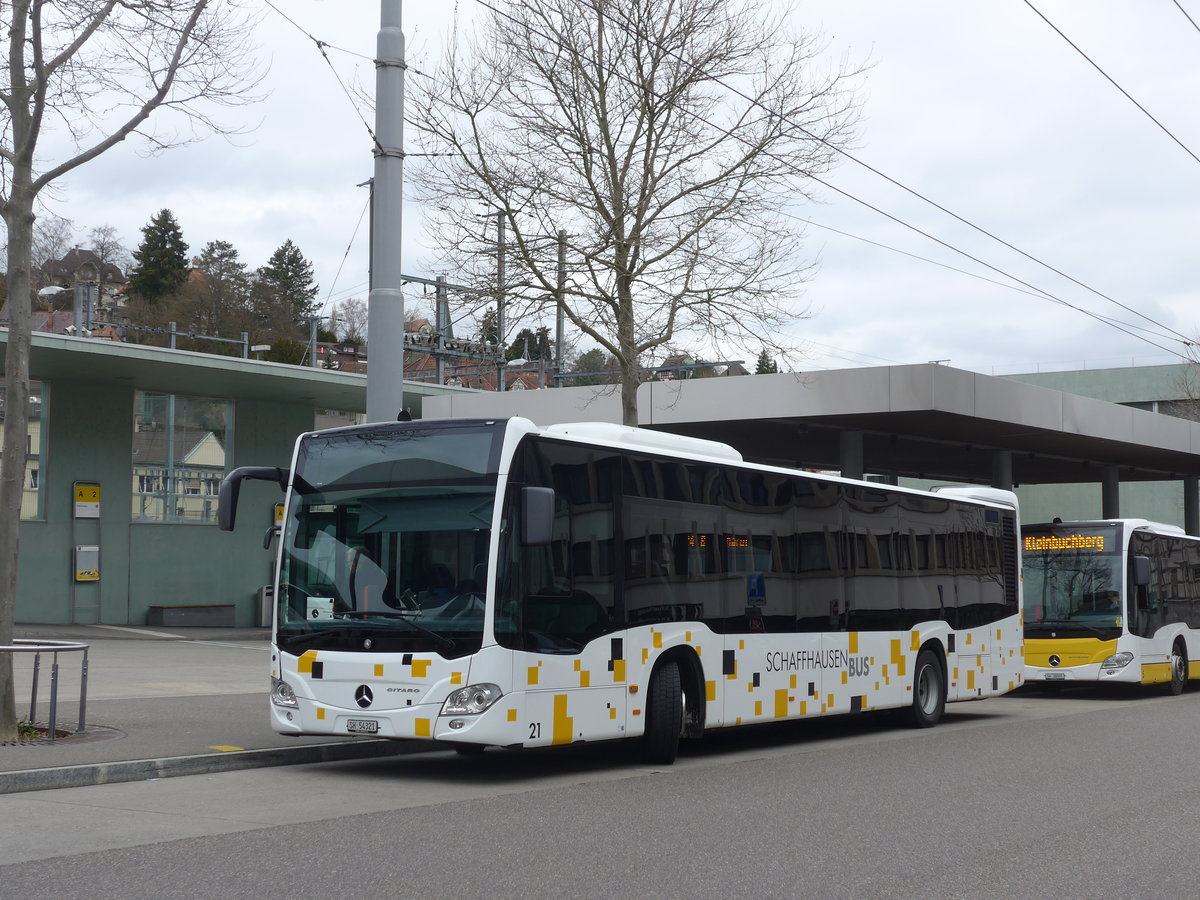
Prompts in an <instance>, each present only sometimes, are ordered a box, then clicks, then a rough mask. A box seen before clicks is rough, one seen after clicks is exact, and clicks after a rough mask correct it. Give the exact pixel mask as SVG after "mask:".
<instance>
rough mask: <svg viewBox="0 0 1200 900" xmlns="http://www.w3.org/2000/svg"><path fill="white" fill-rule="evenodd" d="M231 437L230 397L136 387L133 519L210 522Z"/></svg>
mask: <svg viewBox="0 0 1200 900" xmlns="http://www.w3.org/2000/svg"><path fill="white" fill-rule="evenodd" d="M232 437H233V403H232V402H230V401H229V400H217V399H212V398H207V397H185V396H180V395H176V394H153V393H149V392H147V391H137V392H136V393H135V394H134V407H133V520H134V521H135V522H216V520H217V503H216V499H215V497H214V496H213V493H212V487H211V486H212V485H213V484H218V485H219V484H220V482H221V479H222V478H223V477H224V476H225V468H226V465H227V463H228V460H229V451H228V448H229V441H230V440H231V439H232Z"/></svg>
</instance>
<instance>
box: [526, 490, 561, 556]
mask: <svg viewBox="0 0 1200 900" xmlns="http://www.w3.org/2000/svg"><path fill="white" fill-rule="evenodd" d="M553 532H554V489H553V488H546V487H524V488H521V543H522V544H524V545H526V546H530V545H535V544H548V543H550V538H551V536H552V535H553Z"/></svg>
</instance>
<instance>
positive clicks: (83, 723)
mask: <svg viewBox="0 0 1200 900" xmlns="http://www.w3.org/2000/svg"><path fill="white" fill-rule="evenodd" d="M87 678H88V658H87V648H86V647H84V648H83V665H82V666H80V668H79V725H78V726H77V727H76V728H75V733H76V734H82V733H83V732H84V731H86V730H87Z"/></svg>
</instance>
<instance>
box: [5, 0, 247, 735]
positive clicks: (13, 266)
mask: <svg viewBox="0 0 1200 900" xmlns="http://www.w3.org/2000/svg"><path fill="white" fill-rule="evenodd" d="M251 24H252V22H251V21H250V19H249V18H248V17H247V14H246V13H245V12H243V11H242V10H241V9H240V6H239V2H238V0H141V2H138V3H129V2H121V0H54V2H50V0H13V2H10V3H0V25H2V26H3V33H4V34H6V35H7V36H8V47H7V59H6V65H5V67H4V73H3V75H0V102H2V103H3V107H2V110H0V115H3V120H2V121H0V175H2V183H0V215H2V216H3V219H4V224H5V226H6V227H7V231H8V247H7V256H8V297H9V309H10V323H11V324H10V327H9V333H8V347H7V352H6V357H5V371H4V391H5V398H4V399H5V402H4V431H3V444H4V446H3V452H2V455H0V644H8V643H11V639H12V633H13V617H14V614H15V610H16V592H17V561H18V542H19V538H20V506H21V493H22V483H23V480H24V475H25V463H26V448H25V435H26V431H27V429H28V413H29V350H30V343H31V335H30V322H29V313H30V307H31V284H30V268H31V260H30V256H31V250H32V236H33V229H34V218H35V216H34V206H35V203H36V201H37V199H38V196H39V194H40V193H41V192H42V191H43V190H44V189H46V188H47V187H48V186H49V185H51V184H52V183H54V182H55V181H56V180H57V179H59V178H61V177H62V176H63V175H65V174H67V173H68V172H70V171H72V170H74V169H75V168H77V167H79V166H81V165H83V164H85V163H87V162H89V161H91V160H93V159H95V158H96V157H97V156H99V155H101V154H102V153H104V152H105V151H107V150H109V149H111V148H112V147H114V146H116V145H117V144H118V143H120V142H121V141H124V140H125V139H126V138H129V137H132V136H134V135H138V136H141V137H142V138H144V139H146V140H147V141H148V142H149V143H150V146H151V148H152V149H155V150H161V149H164V148H167V147H170V146H173V145H176V144H179V143H184V142H186V141H187V140H190V139H193V138H194V137H196V136H198V135H199V134H201V133H203V132H204V131H206V130H210V129H215V130H221V129H220V126H219V125H218V123H217V122H216V121H215V120H214V119H213V117H212V116H213V113H214V111H215V109H216V108H217V107H220V106H221V105H231V104H235V103H240V102H244V101H246V100H248V99H250V97H249V94H248V93H247V90H248V89H249V87H250V86H251V85H252V84H253V83H254V81H255V75H256V73H255V72H254V71H252V70H251V69H250V68H248V67H249V66H250V65H252V62H251V61H252V60H253V58H254V57H253V55H252V52H251V51H252V49H253V48H252V47H251V46H250V44H249V38H250V33H251V32H250V26H251ZM167 109H174V110H178V111H179V112H181V113H183V114H184V118H183V122H184V123H185V124H186V125H187V126H188V130H187V132H186V133H183V134H179V133H165V132H152V131H149V130H148V129H147V126H148V125H149V124H150V118H151V115H152V114H153V113H156V112H157V111H160V110H167ZM159 118H160V117H158V116H155V121H158V120H159ZM55 129H61V131H62V135H63V137H64V138H65V141H66V143H65V144H64V143H62V142H60V143H58V144H57V146H68V147H69V148H70V149H69V150H67V151H66V153H65V154H64V155H63V156H62V158H60V159H57V160H50V159H44V158H42V155H41V154H39V152H38V150H39V143H40V142H41V141H42V140H43V138H47V137H49V136H50V135H51V134H52V133H53V132H54V130H55ZM15 736H16V706H15V702H14V697H13V683H12V666H11V656H10V655H9V654H0V741H4V740H11V739H13V738H14V737H15Z"/></svg>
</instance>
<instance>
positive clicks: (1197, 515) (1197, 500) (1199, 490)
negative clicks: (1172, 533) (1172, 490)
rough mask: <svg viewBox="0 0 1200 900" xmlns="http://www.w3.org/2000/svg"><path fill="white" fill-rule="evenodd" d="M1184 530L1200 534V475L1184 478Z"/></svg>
mask: <svg viewBox="0 0 1200 900" xmlns="http://www.w3.org/2000/svg"><path fill="white" fill-rule="evenodd" d="M1183 530H1184V531H1186V532H1187V533H1188V534H1196V535H1200V477H1197V476H1195V475H1188V476H1186V477H1185V478H1184V479H1183Z"/></svg>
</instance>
